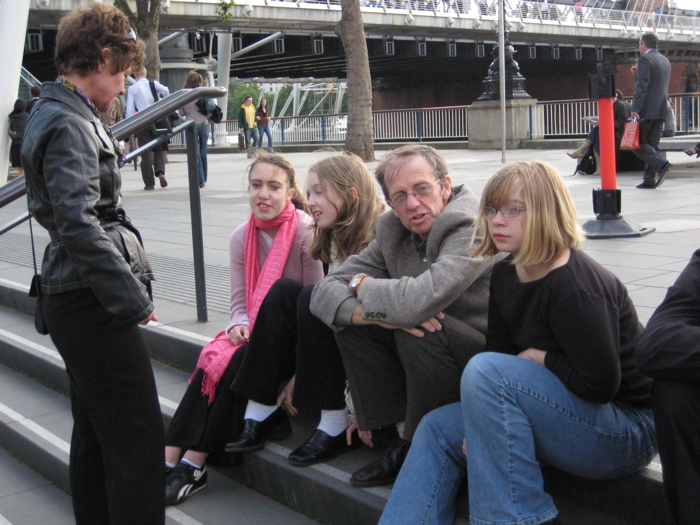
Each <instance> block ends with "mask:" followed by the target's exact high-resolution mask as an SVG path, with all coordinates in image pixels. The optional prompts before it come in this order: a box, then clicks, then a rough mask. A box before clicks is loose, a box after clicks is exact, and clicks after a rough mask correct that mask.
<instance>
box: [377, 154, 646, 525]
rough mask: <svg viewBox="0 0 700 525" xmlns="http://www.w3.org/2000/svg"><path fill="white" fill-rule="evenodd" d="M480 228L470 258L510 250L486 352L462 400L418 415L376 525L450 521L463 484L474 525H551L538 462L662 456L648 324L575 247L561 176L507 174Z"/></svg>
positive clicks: (535, 166) (589, 473) (595, 474)
mask: <svg viewBox="0 0 700 525" xmlns="http://www.w3.org/2000/svg"><path fill="white" fill-rule="evenodd" d="M478 230H479V231H480V232H481V234H482V235H483V237H484V241H483V242H482V243H481V244H480V245H479V246H478V247H477V248H476V249H475V250H473V251H472V255H474V256H477V255H480V256H487V257H489V256H495V255H496V254H498V253H499V252H506V253H508V254H509V256H508V257H507V258H506V259H504V260H502V261H500V262H497V263H496V264H495V265H494V269H493V274H492V276H491V285H490V300H489V316H488V331H487V334H486V351H485V352H483V353H481V354H478V355H476V356H475V357H473V358H472V359H471V360H470V361H469V363H468V364H467V366H466V368H465V371H464V374H463V375H462V383H461V403H454V404H452V405H447V406H445V407H442V408H439V409H437V410H434V411H433V412H431V413H430V414H428V415H427V416H426V417H425V418H423V421H422V422H421V424H420V426H419V427H418V430H417V432H416V435H415V437H414V441H413V446H412V447H411V449H410V451H409V454H408V457H407V459H406V462H405V463H404V466H403V468H402V470H401V473H400V475H399V477H398V479H397V481H396V484H395V485H394V491H393V492H392V495H391V498H390V499H389V502H388V504H387V506H386V508H385V510H384V514H383V515H382V521H381V522H380V523H384V524H386V523H415V517H416V516H423V517H426V516H427V517H428V519H427V520H426V521H424V523H428V522H429V523H450V524H451V523H453V521H454V513H455V499H456V495H457V491H458V488H459V485H460V484H461V483H462V482H464V481H467V485H468V487H469V511H470V519H471V522H472V523H501V524H504V525H506V524H512V525H521V524H526V523H527V524H528V525H535V524H540V523H547V524H557V523H559V517H558V510H557V508H556V506H555V505H554V502H553V500H552V497H551V496H550V495H549V494H548V493H546V492H545V490H544V487H543V479H542V472H541V466H542V465H548V466H551V467H556V468H557V469H560V470H563V471H565V472H568V473H570V474H574V475H576V476H580V477H584V478H588V479H613V478H618V477H622V476H627V475H629V474H632V473H634V472H637V471H639V470H640V469H642V468H644V467H645V466H646V465H647V464H648V463H649V462H650V461H651V459H652V458H653V457H654V456H655V455H656V452H657V447H656V437H655V434H654V421H653V417H652V413H651V410H650V397H649V392H650V380H649V379H648V378H645V377H644V376H643V375H642V374H641V373H640V372H639V371H638V370H637V367H636V365H635V359H634V355H635V343H636V341H637V338H638V337H639V335H640V333H641V330H642V326H641V324H640V323H639V320H638V319H637V313H636V311H635V308H634V305H633V304H632V301H631V299H630V298H629V296H628V294H627V290H626V289H625V286H624V285H623V284H622V283H621V282H620V280H619V279H618V278H617V277H616V276H615V275H613V274H612V273H611V272H610V271H608V270H606V269H605V268H603V267H602V266H600V265H599V264H598V263H597V262H595V261H594V260H593V259H591V258H590V257H589V256H587V255H586V254H585V253H583V252H582V251H580V249H579V248H580V246H581V243H582V241H583V233H582V231H581V228H580V227H579V225H578V221H577V216H576V209H575V208H574V204H573V202H572V200H571V196H570V195H569V192H568V190H567V189H566V187H565V186H564V184H563V182H562V180H561V177H560V176H559V174H558V173H557V172H556V171H555V170H554V168H552V167H551V166H549V165H547V164H545V163H542V162H537V161H535V162H518V163H515V164H511V165H509V166H506V167H504V168H503V169H501V170H500V171H499V172H498V173H496V175H494V177H493V178H492V179H491V180H489V182H488V183H487V185H486V188H485V190H484V193H483V195H482V199H481V211H480V214H479V218H478ZM465 454H466V456H465Z"/></svg>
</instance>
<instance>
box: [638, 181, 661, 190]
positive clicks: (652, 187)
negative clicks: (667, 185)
mask: <svg viewBox="0 0 700 525" xmlns="http://www.w3.org/2000/svg"><path fill="white" fill-rule="evenodd" d="M637 188H639V189H640V190H655V189H656V185H654V184H647V183H646V182H642V183H641V184H637Z"/></svg>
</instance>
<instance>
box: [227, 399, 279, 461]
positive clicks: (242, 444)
mask: <svg viewBox="0 0 700 525" xmlns="http://www.w3.org/2000/svg"><path fill="white" fill-rule="evenodd" d="M285 420H287V414H286V412H285V411H284V409H283V408H282V407H278V408H277V410H275V411H274V412H273V413H272V414H270V415H269V416H268V417H267V418H265V419H264V420H263V421H255V420H253V419H246V420H245V422H244V427H243V432H242V433H241V436H240V437H239V438H238V439H237V440H236V441H234V442H233V443H228V444H227V445H226V452H253V451H255V450H260V449H261V448H263V447H264V446H265V443H266V442H267V440H268V439H270V436H271V435H272V433H273V431H274V430H275V427H277V426H278V425H280V424H282V423H284V422H285ZM287 422H288V421H287Z"/></svg>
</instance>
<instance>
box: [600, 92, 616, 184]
mask: <svg viewBox="0 0 700 525" xmlns="http://www.w3.org/2000/svg"><path fill="white" fill-rule="evenodd" d="M613 100H614V99H612V98H599V99H598V140H599V143H600V187H601V189H603V190H614V189H617V176H616V168H615V120H614V119H615V117H614V115H613Z"/></svg>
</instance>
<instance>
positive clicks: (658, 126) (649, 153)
mask: <svg viewBox="0 0 700 525" xmlns="http://www.w3.org/2000/svg"><path fill="white" fill-rule="evenodd" d="M663 130H664V121H663V119H645V120H642V121H640V124H639V149H635V150H632V151H634V154H635V155H637V157H639V158H640V159H642V161H644V182H645V183H646V184H654V182H655V180H654V177H655V176H656V174H657V173H658V172H659V170H660V169H661V168H662V167H663V165H664V164H666V159H665V158H663V157H662V156H661V155H659V141H660V140H661V134H662V133H663Z"/></svg>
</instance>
